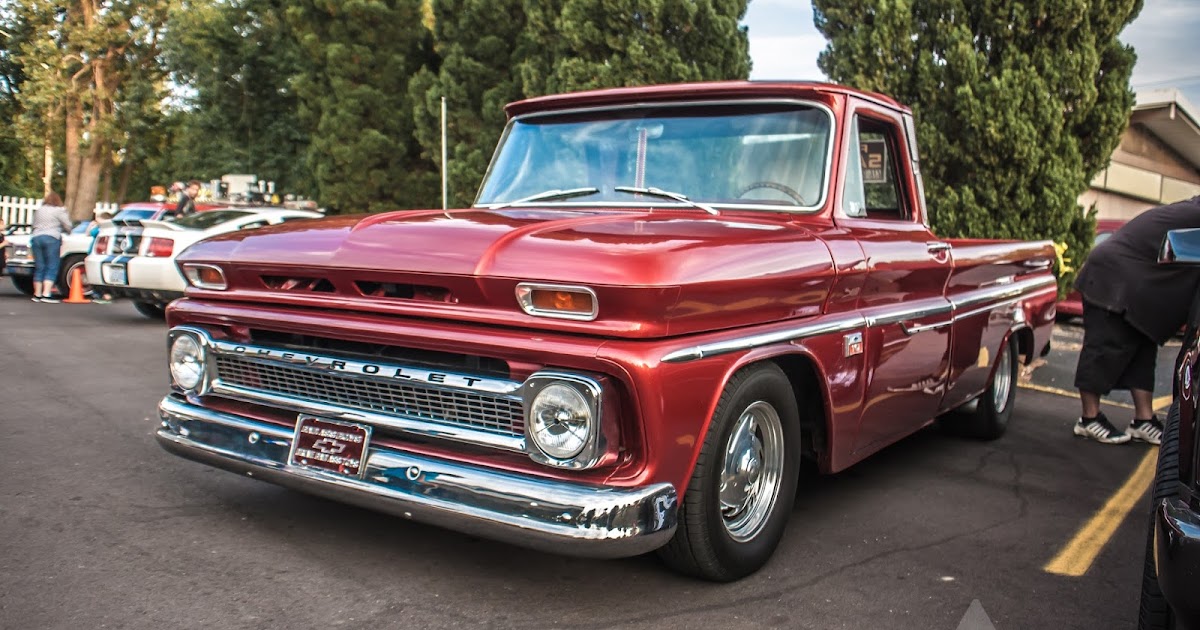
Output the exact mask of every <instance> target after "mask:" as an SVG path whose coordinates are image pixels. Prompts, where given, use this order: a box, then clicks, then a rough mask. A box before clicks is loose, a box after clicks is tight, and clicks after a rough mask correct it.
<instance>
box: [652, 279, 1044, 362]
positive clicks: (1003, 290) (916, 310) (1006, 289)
mask: <svg viewBox="0 0 1200 630" xmlns="http://www.w3.org/2000/svg"><path fill="white" fill-rule="evenodd" d="M1057 286H1058V281H1057V280H1056V279H1055V278H1053V277H1042V276H1039V277H1037V278H1032V279H1028V280H1020V281H1017V282H1013V283H1012V284H1005V285H1001V286H997V287H993V288H988V289H981V290H976V291H973V292H972V293H973V294H972V295H970V296H969V297H966V298H962V299H959V300H955V299H949V300H946V301H945V303H942V304H935V305H931V306H915V307H906V308H901V309H898V310H895V311H892V312H889V313H884V314H874V315H867V316H864V315H862V314H858V313H855V314H852V315H851V314H846V315H841V316H834V317H832V318H831V319H829V320H827V321H824V322H819V323H811V324H806V325H803V326H799V327H796V328H789V329H787V330H782V331H779V332H775V333H764V334H760V335H753V336H750V337H740V338H737V339H729V340H725V341H715V342H712V343H707V344H701V345H697V346H691V347H689V348H683V349H680V350H675V351H672V352H669V353H667V354H666V355H665V356H663V358H662V361H663V362H664V363H680V362H684V361H695V360H697V359H703V358H705V357H711V356H716V355H719V354H726V353H729V352H738V351H742V350H751V349H753V348H759V347H762V346H769V345H772V344H776V343H782V342H785V341H795V340H798V339H803V338H806V337H815V336H817V335H824V334H828V333H836V332H842V331H846V330H851V329H854V328H864V327H865V328H873V327H876V326H884V325H887V324H894V323H900V324H901V327H902V328H903V329H904V332H905V333H907V334H909V335H915V334H917V333H919V332H924V331H927V330H934V329H937V328H942V327H944V326H949V325H950V324H953V323H954V322H956V321H958V320H960V319H963V318H965V317H971V316H972V315H977V314H979V313H983V312H986V311H991V310H992V309H996V308H1002V307H1004V306H1009V305H1012V304H1016V303H1017V302H1021V301H1023V300H1028V299H1032V298H1037V297H1041V296H1043V295H1045V294H1047V293H1049V292H1050V289H1049V287H1055V288H1054V290H1055V291H1057ZM1043 287H1047V288H1046V289H1045V290H1041V291H1039V290H1037V289H1041V288H1043ZM992 300H1001V301H999V302H996V303H994V304H987V305H984V306H982V307H979V308H976V309H973V310H969V311H966V312H959V311H960V310H961V309H963V308H964V307H967V306H971V305H974V304H981V303H984V302H989V301H992ZM944 313H953V315H952V316H951V318H950V319H948V320H945V321H940V322H935V323H932V324H923V325H918V326H913V327H908V326H905V325H904V323H903V322H905V321H906V320H911V319H920V318H923V317H931V316H934V315H941V314H944Z"/></svg>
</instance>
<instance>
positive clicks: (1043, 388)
mask: <svg viewBox="0 0 1200 630" xmlns="http://www.w3.org/2000/svg"><path fill="white" fill-rule="evenodd" d="M1017 386H1018V387H1023V388H1025V389H1032V390H1033V391H1035V392H1044V393H1047V394H1057V395H1059V396H1066V397H1067V398H1075V399H1078V398H1079V392H1077V391H1071V390H1069V389H1059V388H1057V387H1050V386H1048V385H1038V384H1037V383H1018V384H1017ZM1100 402H1102V403H1104V404H1106V405H1111V406H1113V407H1120V408H1122V409H1133V405H1131V404H1129V403H1123V402H1117V401H1115V400H1108V399H1102V400H1101V401H1100ZM1156 402H1157V401H1156ZM1156 408H1157V407H1156Z"/></svg>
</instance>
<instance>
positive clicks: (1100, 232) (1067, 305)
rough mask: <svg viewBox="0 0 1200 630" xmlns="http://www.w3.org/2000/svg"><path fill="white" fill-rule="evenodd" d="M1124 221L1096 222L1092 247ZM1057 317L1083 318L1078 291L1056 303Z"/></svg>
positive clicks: (1080, 296)
mask: <svg viewBox="0 0 1200 630" xmlns="http://www.w3.org/2000/svg"><path fill="white" fill-rule="evenodd" d="M1125 223H1126V221H1125V220H1124V219H1100V220H1098V221H1096V239H1095V240H1094V241H1092V247H1095V246H1097V245H1099V244H1100V243H1103V242H1104V241H1106V240H1108V237H1110V236H1112V235H1113V233H1114V232H1116V231H1117V230H1119V229H1121V226H1122V225H1125ZM1082 265H1083V262H1082V261H1081V262H1079V263H1078V266H1082ZM1057 310H1058V316H1059V318H1060V319H1066V318H1070V317H1083V296H1082V295H1080V294H1079V291H1075V290H1072V291H1071V292H1070V293H1068V294H1067V297H1065V298H1063V300H1062V301H1060V302H1059V303H1058V307H1057Z"/></svg>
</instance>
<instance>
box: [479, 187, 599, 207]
mask: <svg viewBox="0 0 1200 630" xmlns="http://www.w3.org/2000/svg"><path fill="white" fill-rule="evenodd" d="M598 192H600V189H599V188H596V187H594V186H588V187H586V188H569V189H567V190H562V189H559V188H555V189H554V190H544V191H542V192H540V193H538V194H536V195H529V196H528V197H521V198H520V199H514V200H513V201H505V202H504V203H502V204H499V205H495V206H492V207H491V209H492V210H499V209H500V208H507V207H509V206H515V205H517V204H522V203H530V202H533V201H549V200H551V199H569V198H571V197H583V196H585V195H594V194H596V193H598Z"/></svg>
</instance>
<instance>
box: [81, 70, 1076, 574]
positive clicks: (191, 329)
mask: <svg viewBox="0 0 1200 630" xmlns="http://www.w3.org/2000/svg"><path fill="white" fill-rule="evenodd" d="M507 112H508V114H509V116H510V121H509V123H508V126H507V128H506V129H505V131H504V134H503V136H502V138H503V140H502V141H501V143H500V146H499V147H498V149H497V153H496V155H495V157H494V158H493V160H492V164H491V167H490V168H489V169H488V173H487V175H486V177H485V180H484V181H483V183H482V187H481V189H480V192H479V195H478V197H477V200H476V203H475V204H474V206H473V207H470V208H462V209H454V210H440V209H439V210H428V211H408V212H393V213H383V214H377V215H371V216H367V217H362V216H341V217H334V218H329V219H325V220H322V221H312V222H305V224H303V225H300V226H297V225H289V224H285V225H282V226H273V227H266V228H262V229H260V230H253V231H240V232H234V233H229V234H222V235H218V236H214V237H212V238H209V239H206V240H204V241H202V242H200V243H197V244H195V245H193V246H191V247H189V248H188V249H187V250H186V251H184V252H183V253H182V254H180V255H179V258H178V262H179V266H180V268H181V269H182V271H183V272H184V275H185V276H186V277H187V279H188V281H189V284H190V286H189V287H188V288H187V292H186V297H185V298H184V299H181V300H178V301H176V302H174V303H172V304H171V306H170V308H168V309H167V321H168V323H169V325H170V330H169V331H168V343H169V347H170V351H169V372H170V375H171V389H170V391H169V393H168V394H167V396H165V397H164V398H163V399H162V401H161V402H160V403H159V415H160V419H161V424H160V425H159V429H158V433H157V436H158V440H159V443H160V444H161V445H162V446H163V447H164V448H166V449H167V450H168V451H170V452H173V453H176V454H178V455H180V456H183V457H188V458H191V459H194V460H197V461H200V462H203V463H206V464H209V465H212V466H216V467H218V468H224V469H227V470H231V471H235V472H237V473H239V474H249V475H251V476H252V477H254V478H255V479H262V480H265V481H270V482H274V483H278V484H282V485H285V486H290V487H294V488H298V489H302V490H306V491H310V492H314V493H316V494H320V495H323V496H326V497H331V498H335V499H340V500H344V501H348V502H351V503H356V504H360V505H364V506H368V507H371V508H375V509H379V510H383V511H387V512H391V513H393V514H397V515H400V516H402V517H404V518H411V519H415V520H419V521H425V522H429V523H434V524H439V525H442V526H446V527H451V528H455V529H459V530H461V531H465V532H470V533H473V534H475V535H481V536H485V537H492V538H496V539H500V540H506V541H510V542H513V543H516V544H520V545H526V546H529V547H534V548H538V549H542V550H549V551H558V552H563V553H570V554H576V555H584V556H599V557H618V556H630V555H636V554H640V553H644V552H647V551H651V550H658V551H659V553H660V555H661V557H662V558H663V559H664V560H665V561H666V562H667V563H668V564H669V565H670V566H672V567H674V568H676V569H678V570H680V571H682V572H685V573H687V574H690V575H695V576H700V577H702V578H706V579H711V580H721V581H728V580H734V579H737V578H740V577H742V576H744V575H747V574H749V573H751V572H753V571H756V570H757V569H759V568H760V567H762V566H763V564H764V563H766V562H767V561H768V559H769V558H770V557H771V555H772V553H773V552H774V550H775V548H776V546H777V544H778V543H779V541H780V539H781V538H782V536H783V534H784V531H785V529H786V526H787V521H788V519H789V518H790V517H791V516H792V512H793V510H792V503H793V500H794V499H795V497H796V487H797V483H798V480H799V471H800V461H801V459H802V458H811V459H812V460H813V461H815V462H816V464H817V466H818V467H819V469H820V470H822V471H824V472H827V473H832V472H837V471H840V470H843V469H845V468H847V467H849V466H851V465H853V464H854V463H856V462H858V461H860V460H862V459H864V458H866V457H868V456H869V455H871V454H872V453H875V452H877V451H879V450H881V449H883V448H885V447H886V446H887V445H889V444H892V443H894V442H896V441H897V440H900V439H901V438H903V437H905V436H908V435H910V434H912V433H914V432H916V431H918V430H920V429H921V428H922V427H925V426H928V425H929V424H931V423H932V422H933V421H934V419H935V417H937V416H939V415H940V414H944V413H946V412H949V411H951V410H955V409H958V410H961V411H962V413H961V414H959V415H957V416H956V417H954V418H952V419H949V418H948V422H952V423H954V424H957V426H958V427H960V428H961V429H962V431H963V432H965V433H969V434H971V435H974V436H977V437H979V438H982V439H996V438H998V437H999V436H1000V435H1002V434H1003V433H1004V431H1005V429H1006V428H1007V426H1008V423H1009V419H1010V417H1011V416H1012V413H1013V407H1014V405H1015V397H1016V394H1017V387H1016V386H1015V385H1016V376H1017V368H1018V365H1019V363H1020V361H1021V360H1022V358H1023V359H1024V360H1026V361H1031V360H1033V359H1034V358H1036V356H1037V355H1038V354H1039V353H1040V352H1044V351H1045V350H1048V348H1049V340H1050V333H1051V327H1052V324H1053V319H1054V302H1055V299H1056V298H1055V296H1056V291H1057V289H1056V283H1055V278H1054V276H1053V275H1052V272H1051V265H1052V264H1053V261H1054V259H1055V252H1054V247H1053V244H1052V243H1050V242H1036V243H1024V242H1016V241H999V240H986V239H944V238H939V237H938V236H936V235H935V234H933V233H932V232H931V231H930V229H929V227H928V223H927V220H926V215H925V202H924V198H923V197H922V193H921V190H922V188H921V180H920V172H919V169H917V168H915V166H916V163H917V159H918V153H917V148H916V146H915V145H914V139H915V137H916V135H915V133H914V124H913V118H912V113H911V112H910V110H908V109H907V108H905V107H903V106H901V105H900V104H898V103H896V102H895V101H894V100H892V99H890V98H888V97H886V96H883V95H880V94H872V93H865V92H859V91H856V90H853V89H850V88H846V87H843V86H835V85H828V84H815V83H782V82H729V83H708V84H691V85H672V86H656V87H643V88H626V89H615V90H601V91H595V92H584V93H578V94H569V95H558V96H548V97H542V98H535V99H531V100H527V101H522V102H519V103H514V104H511V105H509V106H508V108H507ZM145 246H146V244H145V243H143V247H145ZM89 264H90V260H89ZM90 271H91V267H89V272H90ZM130 277H131V278H132V276H130ZM301 518H302V517H301Z"/></svg>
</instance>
